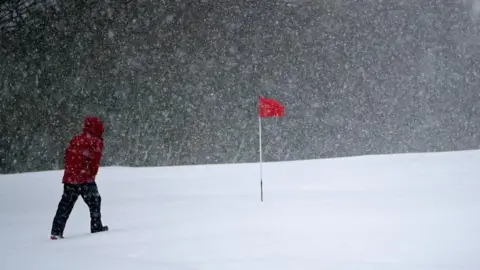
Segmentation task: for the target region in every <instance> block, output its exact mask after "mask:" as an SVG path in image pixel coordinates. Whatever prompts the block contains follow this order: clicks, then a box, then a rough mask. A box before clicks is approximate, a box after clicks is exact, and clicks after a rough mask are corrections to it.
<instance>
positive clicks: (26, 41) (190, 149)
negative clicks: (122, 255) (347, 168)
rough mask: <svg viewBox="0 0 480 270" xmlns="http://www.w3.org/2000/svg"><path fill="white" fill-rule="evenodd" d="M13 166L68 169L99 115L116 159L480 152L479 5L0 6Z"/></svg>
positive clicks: (155, 1)
mask: <svg viewBox="0 0 480 270" xmlns="http://www.w3.org/2000/svg"><path fill="white" fill-rule="evenodd" d="M0 3H1V4H0V89H1V92H0V101H1V103H0V104H1V105H0V110H1V113H0V134H1V141H0V173H13V172H24V171H39V170H50V169H60V168H62V166H63V151H64V148H65V146H66V144H67V143H68V140H69V139H70V137H71V136H73V135H75V134H76V133H78V132H79V131H80V130H81V125H82V120H83V118H84V116H86V115H88V114H95V115H98V116H100V117H101V118H102V119H103V120H104V122H105V124H106V133H105V143H106V149H105V152H104V158H103V160H102V163H103V165H123V166H161V165H179V164H203V163H233V162H255V161H257V159H258V130H257V128H258V126H257V125H258V119H257V107H256V106H257V98H258V95H260V94H261V95H265V96H267V97H272V98H275V99H277V100H279V101H280V102H282V103H283V104H284V105H285V107H286V117H284V118H271V119H266V120H265V121H264V133H263V134H264V153H265V160H267V161H280V160H294V159H310V158H323V157H339V156H352V155H364V154H380V153H404V152H430V151H450V150H462V149H476V148H478V146H479V143H480V136H479V128H480V118H479V116H480V88H479V86H480V85H479V83H480V78H479V74H480V62H479V61H480V23H479V21H478V20H477V18H476V15H475V14H474V13H473V10H474V9H472V5H474V4H473V2H471V1H449V0H445V1H441V0H435V1H434V0H421V1H418V0H405V1H402V0H384V1H374V0H364V1H353V0H335V1H333V0H318V1H308V0H305V1H300V0H299V1H285V0H283V1H280V0H268V1H267V0H265V1H238V0H234V1H207V0H204V1H173V0H163V1H161V0H144V1H140V0H138V1H127V0H119V1H113V0H111V1H95V0H86V1H73V0H65V1H55V0H39V1H33V0H29V1H26V0H24V1H22V0H14V1H3V2H0Z"/></svg>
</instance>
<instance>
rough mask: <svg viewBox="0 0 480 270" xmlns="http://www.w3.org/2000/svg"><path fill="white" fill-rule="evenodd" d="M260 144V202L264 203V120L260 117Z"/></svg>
mask: <svg viewBox="0 0 480 270" xmlns="http://www.w3.org/2000/svg"><path fill="white" fill-rule="evenodd" d="M258 144H259V147H258V148H259V150H260V200H261V201H262V202H263V156H262V118H261V117H260V116H258Z"/></svg>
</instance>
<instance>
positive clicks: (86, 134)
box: [50, 116, 108, 240]
mask: <svg viewBox="0 0 480 270" xmlns="http://www.w3.org/2000/svg"><path fill="white" fill-rule="evenodd" d="M103 131H104V126H103V123H102V121H101V120H100V119H99V118H97V117H92V116H89V117H86V118H85V120H84V125H83V132H82V133H81V134H79V135H77V136H75V137H73V138H72V140H70V143H69V144H68V147H67V149H66V150H65V157H64V162H65V164H64V166H65V168H64V174H63V179H62V183H63V195H62V198H61V200H60V202H59V204H58V208H57V212H56V214H55V217H54V219H53V224H52V231H51V237H50V238H51V239H52V240H54V239H59V238H63V231H64V229H65V225H66V223H67V220H68V217H69V216H70V213H71V212H72V209H73V207H74V205H75V202H76V201H77V199H78V197H79V196H82V199H83V201H84V202H85V203H86V204H87V206H88V208H89V210H90V231H91V233H97V232H102V231H106V230H108V227H107V226H103V224H102V220H101V212H100V205H101V197H100V193H99V192H98V188H97V184H96V183H95V177H96V175H97V173H98V168H99V167H100V160H101V158H102V152H103V137H102V135H103Z"/></svg>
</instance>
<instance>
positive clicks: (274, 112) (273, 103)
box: [258, 97, 285, 202]
mask: <svg viewBox="0 0 480 270" xmlns="http://www.w3.org/2000/svg"><path fill="white" fill-rule="evenodd" d="M284 115H285V109H284V107H283V105H282V104H281V103H280V102H278V101H277V100H275V99H273V98H265V97H259V99H258V144H259V146H258V148H259V161H260V200H261V201H262V202H263V151H262V118H264V117H280V116H284Z"/></svg>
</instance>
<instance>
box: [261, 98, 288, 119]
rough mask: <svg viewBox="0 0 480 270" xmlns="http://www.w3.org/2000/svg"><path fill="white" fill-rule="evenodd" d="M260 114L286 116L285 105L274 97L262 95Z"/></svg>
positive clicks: (263, 115) (264, 115)
mask: <svg viewBox="0 0 480 270" xmlns="http://www.w3.org/2000/svg"><path fill="white" fill-rule="evenodd" d="M258 114H259V116H260V117H275V116H284V115H285V109H284V108H283V105H282V104H281V103H280V102H278V101H276V100H275V99H273V98H264V97H260V98H259V102H258Z"/></svg>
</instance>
